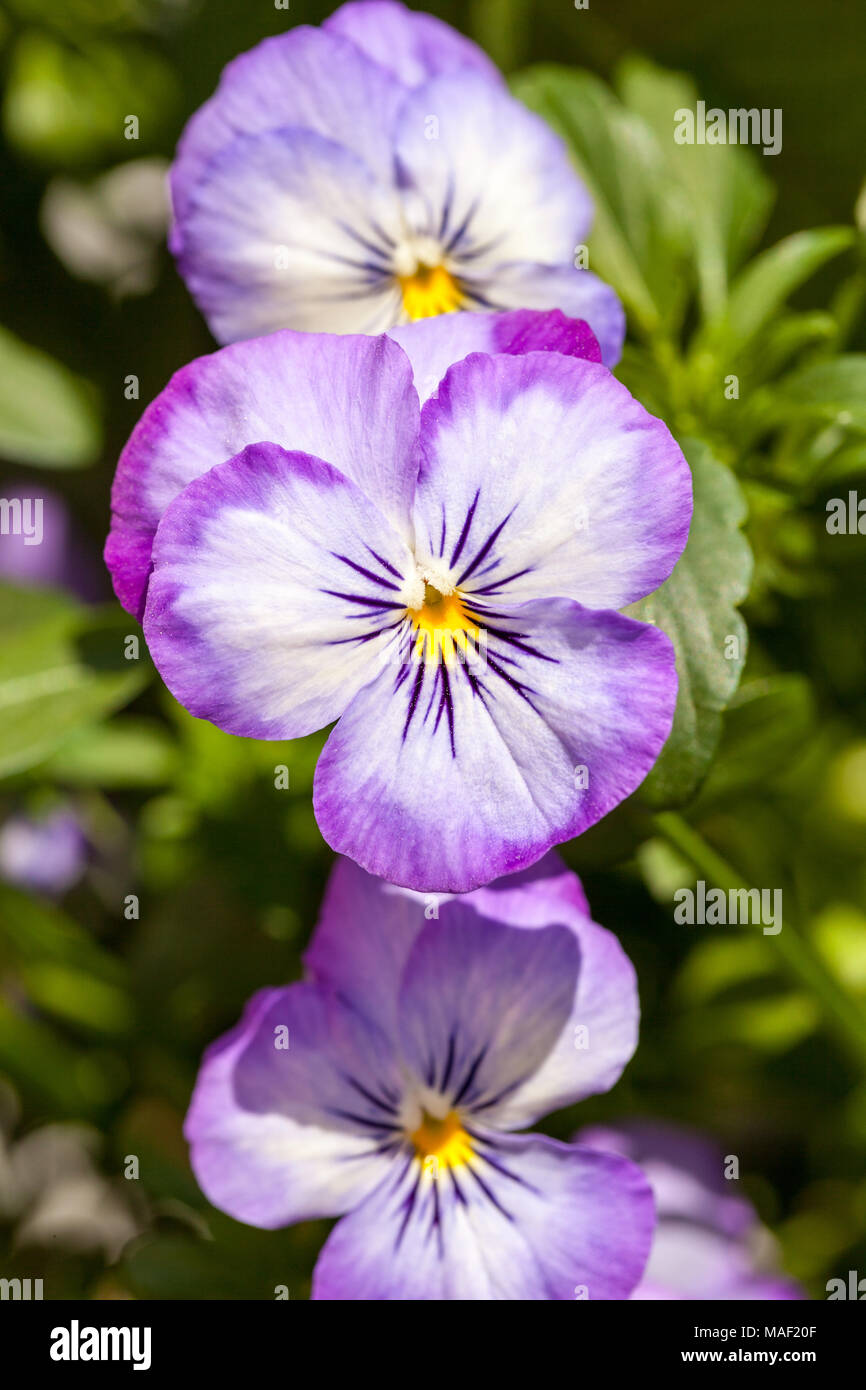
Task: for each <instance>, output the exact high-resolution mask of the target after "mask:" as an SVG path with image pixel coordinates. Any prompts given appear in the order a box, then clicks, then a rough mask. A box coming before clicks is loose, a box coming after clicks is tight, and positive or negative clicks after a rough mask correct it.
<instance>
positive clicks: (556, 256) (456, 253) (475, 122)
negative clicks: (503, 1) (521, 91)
mask: <svg viewBox="0 0 866 1390" xmlns="http://www.w3.org/2000/svg"><path fill="white" fill-rule="evenodd" d="M431 120H435V121H436V126H435V127H431ZM431 130H432V136H431ZM395 131H396V159H397V170H398V183H399V185H400V188H401V190H402V193H403V199H404V206H405V208H406V215H407V218H408V219H409V221H410V225H411V227H412V229H413V230H414V231H415V232H416V233H417V234H419V235H424V236H428V237H433V238H435V239H436V241H437V243H438V244H439V245H440V246H441V247H442V248H443V260H444V262H445V264H446V265H447V266H448V267H449V269H453V270H454V272H455V273H456V274H457V275H458V277H459V276H460V275H461V274H462V273H463V272H466V273H470V272H471V274H473V275H477V276H484V275H486V274H488V273H492V271H493V269H494V267H496V266H497V265H500V264H503V263H507V262H510V261H527V260H529V261H541V262H550V263H552V264H554V265H555V264H558V263H562V264H567V265H570V264H571V263H572V258H573V255H574V247H575V245H576V244H577V243H579V242H582V241H583V240H584V238H585V237H586V236H587V234H588V232H589V228H590V224H591V222H592V201H591V199H590V197H589V194H588V193H587V191H586V188H585V187H584V185H583V184H582V183H581V182H580V180H579V178H578V177H577V175H576V173H575V172H574V168H573V166H572V164H571V162H570V160H569V157H568V153H567V151H566V148H565V145H564V143H563V142H562V141H561V140H560V138H559V137H558V136H557V135H555V134H554V133H553V131H552V130H551V129H550V127H549V126H548V125H546V124H545V123H544V121H542V120H541V119H540V117H538V116H536V115H535V114H534V113H533V112H531V111H528V110H527V109H526V108H525V107H524V106H521V104H520V103H519V102H518V101H515V100H514V98H513V97H512V96H510V95H509V93H508V92H507V91H506V90H504V89H499V88H497V87H495V86H493V85H492V84H491V83H490V82H488V81H486V80H485V79H484V78H483V77H478V76H476V75H475V74H473V73H465V72H462V73H459V74H457V75H446V76H443V77H436V78H433V79H432V80H431V81H429V82H426V83H425V84H424V85H423V86H422V87H419V88H417V89H416V90H415V91H413V92H411V93H410V94H409V95H408V96H407V97H406V100H405V103H404V105H403V108H402V110H401V111H400V113H399V115H398V117H397V122H396V126H395ZM471 307H475V306H474V305H473V306H471ZM481 307H483V308H490V307H498V306H491V305H485V304H482V305H481ZM501 307H515V306H513V305H510V306H501ZM520 307H523V306H520ZM529 307H531V308H535V307H538V306H537V305H530V306H529ZM544 307H545V308H557V307H559V306H558V305H556V304H555V303H550V304H547V305H545V306H544Z"/></svg>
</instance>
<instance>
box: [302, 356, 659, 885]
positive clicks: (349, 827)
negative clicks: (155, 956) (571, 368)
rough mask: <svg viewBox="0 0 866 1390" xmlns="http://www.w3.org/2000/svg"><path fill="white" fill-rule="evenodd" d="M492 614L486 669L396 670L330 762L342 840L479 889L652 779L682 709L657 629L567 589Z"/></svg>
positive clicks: (359, 702)
mask: <svg viewBox="0 0 866 1390" xmlns="http://www.w3.org/2000/svg"><path fill="white" fill-rule="evenodd" d="M500 360H501V359H500ZM485 617H486V619H487V620H488V621H489V623H490V626H489V628H488V629H487V632H488V642H487V650H486V655H485V654H482V653H479V660H481V661H482V667H481V669H478V667H477V665H476V663H475V662H474V661H473V662H471V663H470V662H465V661H457V662H452V663H451V664H450V665H449V664H446V663H444V662H441V661H440V662H439V663H438V664H431V663H423V664H409V665H406V664H404V665H402V666H400V667H399V668H398V669H397V670H396V672H395V671H394V670H393V669H391V670H383V671H382V672H381V674H379V675H378V676H377V678H376V680H375V681H373V682H372V683H371V684H369V685H367V686H365V688H364V689H363V690H361V691H360V692H359V694H358V695H357V696H356V697H355V699H354V700H353V701H352V702H351V704H350V705H349V707H348V708H347V710H346V712H345V713H344V715H343V717H342V719H341V720H340V722H339V724H338V725H337V727H336V729H334V731H333V732H332V733H331V735H330V737H329V739H328V742H327V744H326V745H325V748H324V750H323V753H322V756H321V757H320V759H319V764H318V767H317V769H316V777H315V782H314V790H313V804H314V809H315V813H316V819H317V821H318V823H319V828H320V830H321V831H322V834H323V835H324V837H325V839H326V840H327V841H328V843H329V844H330V845H331V847H332V848H333V849H335V850H336V851H337V852H338V853H340V854H347V855H349V857H350V858H352V859H355V860H356V861H357V862H358V863H359V864H361V866H362V867H363V868H365V869H367V870H369V872H370V873H375V874H378V875H379V876H380V877H381V878H386V879H388V880H389V881H390V882H392V883H399V884H401V885H403V886H405V887H409V888H415V889H417V890H420V891H423V892H434V893H435V892H466V891H468V890H469V889H471V888H477V887H479V886H480V885H481V884H484V883H490V882H491V881H492V880H493V879H496V878H499V877H500V876H501V875H503V874H508V873H513V872H515V871H516V870H518V869H522V868H526V867H527V866H528V865H530V864H533V863H535V861H536V860H538V859H540V858H541V856H542V855H543V854H544V853H545V852H546V851H547V850H548V849H550V848H551V847H552V846H553V845H555V844H560V843H562V842H563V841H564V840H568V839H571V838H572V837H573V836H575V835H579V834H581V832H582V831H584V830H586V829H587V828H588V827H589V826H590V825H593V824H595V822H596V821H597V820H599V819H600V818H601V817H602V816H604V815H606V814H607V812H608V811H610V810H612V809H613V807H614V806H615V805H617V804H618V802H620V801H622V800H623V799H624V798H625V797H626V796H628V795H630V793H631V792H633V791H634V790H635V788H636V787H637V786H639V785H640V783H641V782H642V780H643V778H644V777H645V776H646V774H647V772H648V771H649V769H650V768H651V767H652V765H653V763H654V762H655V759H656V758H657V757H658V754H659V752H660V750H661V747H662V745H663V743H664V741H665V739H666V738H667V736H668V734H669V732H670V727H671V721H672V719H673V710H674V705H675V703H676V690H677V677H676V669H675V664H674V656H673V648H672V646H671V644H670V642H669V641H668V639H667V637H666V636H665V635H664V633H662V632H660V631H659V630H658V629H656V628H654V627H651V626H649V625H645V624H641V623H635V622H633V621H632V620H631V619H629V618H624V617H622V616H621V615H619V614H617V613H598V612H591V611H589V610H586V609H582V608H580V606H579V605H578V604H575V603H571V602H569V601H568V600H566V599H557V600H549V601H546V602H545V601H536V602H534V603H527V604H522V605H520V606H519V607H518V608H516V609H515V610H514V613H513V615H512V616H498V615H496V614H493V613H492V611H488V613H487V614H486V615H485ZM482 620H484V619H482ZM494 624H495V626H494Z"/></svg>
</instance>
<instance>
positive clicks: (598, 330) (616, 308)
mask: <svg viewBox="0 0 866 1390" xmlns="http://www.w3.org/2000/svg"><path fill="white" fill-rule="evenodd" d="M462 284H463V286H464V288H465V290H466V291H467V294H468V297H469V302H470V304H471V303H472V301H473V298H475V299H477V301H478V302H479V303H481V304H487V305H488V306H491V307H492V308H494V309H517V308H524V309H551V308H557V309H561V310H562V312H563V313H564V314H567V315H568V316H569V318H573V319H585V320H586V321H587V323H588V324H589V326H590V328H591V329H592V331H593V333H594V334H595V336H596V338H597V339H598V341H599V343H600V345H601V360H602V361H603V362H604V364H605V366H606V367H615V366H616V364H617V362H618V361H619V359H620V357H621V356H622V345H623V342H624V341H625V327H626V324H625V310H624V309H623V307H622V305H621V303H620V302H619V299H618V298H617V296H616V293H615V292H614V291H613V290H612V289H611V287H610V285H606V284H605V283H604V281H603V280H599V278H598V276H597V275H593V273H592V271H589V270H577V269H576V268H575V267H574V266H573V265H538V264H536V263H535V262H526V261H524V262H517V263H514V264H511V265H503V266H497V267H496V268H495V271H492V272H491V273H489V274H485V273H483V272H482V273H481V274H478V275H476V274H474V273H473V272H472V271H471V270H470V271H468V272H467V273H466V274H465V275H464V276H463V279H462ZM573 355H574V356H576V357H577V356H584V355H587V356H588V354H582V353H575V354H573Z"/></svg>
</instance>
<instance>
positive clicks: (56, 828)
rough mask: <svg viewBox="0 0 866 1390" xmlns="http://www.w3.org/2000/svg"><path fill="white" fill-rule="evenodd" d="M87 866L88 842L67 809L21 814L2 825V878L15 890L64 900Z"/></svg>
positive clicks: (75, 819)
mask: <svg viewBox="0 0 866 1390" xmlns="http://www.w3.org/2000/svg"><path fill="white" fill-rule="evenodd" d="M86 867H87V840H86V838H85V835H84V831H83V830H82V827H81V823H80V821H79V819H78V817H77V816H76V815H75V814H74V813H73V812H72V811H71V810H68V809H66V808H64V807H62V806H61V807H57V808H55V809H54V810H52V811H50V812H48V814H46V815H42V816H33V815H25V814H24V813H19V814H16V815H13V816H9V818H8V819H7V820H5V821H4V822H3V824H2V825H0V878H2V879H5V880H6V882H7V883H11V884H14V886H15V887H16V888H23V889H25V890H26V891H27V892H30V893H40V894H45V896H46V897H58V898H59V897H62V896H63V894H64V893H66V892H67V891H68V890H69V889H70V888H72V887H73V886H74V884H76V883H77V882H78V880H79V879H80V878H81V876H82V874H83V873H84V870H85V868H86Z"/></svg>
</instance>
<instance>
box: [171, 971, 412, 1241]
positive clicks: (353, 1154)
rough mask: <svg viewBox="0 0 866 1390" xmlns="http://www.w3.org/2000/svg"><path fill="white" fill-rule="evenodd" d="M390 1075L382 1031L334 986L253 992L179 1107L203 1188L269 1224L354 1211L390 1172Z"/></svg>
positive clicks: (254, 1221) (393, 1129) (220, 1202)
mask: <svg viewBox="0 0 866 1390" xmlns="http://www.w3.org/2000/svg"><path fill="white" fill-rule="evenodd" d="M397 1084H398V1078H397V1077H396V1076H394V1075H393V1072H392V1064H391V1059H390V1053H389V1051H388V1049H387V1047H386V1045H385V1043H384V1040H383V1038H382V1036H381V1034H380V1033H379V1032H378V1030H376V1029H375V1027H374V1026H373V1025H372V1024H371V1023H370V1022H369V1021H367V1020H365V1019H362V1018H361V1017H360V1016H359V1015H356V1014H355V1013H353V1011H352V1010H350V1009H349V1008H348V1007H347V1006H346V1005H345V1003H344V1002H343V1001H341V1000H340V999H339V998H338V996H337V995H336V994H335V993H333V992H332V991H328V990H325V989H322V988H321V987H319V986H314V985H305V984H301V985H293V986H291V987H290V988H289V989H268V990H263V991H261V993H259V994H257V995H256V996H255V997H254V998H253V999H252V1000H251V1001H250V1003H249V1004H248V1005H247V1008H246V1010H245V1012H244V1016H243V1018H242V1020H241V1022H240V1023H239V1024H238V1025H237V1026H236V1027H235V1028H234V1029H233V1030H232V1031H231V1032H230V1033H227V1034H226V1035H225V1036H224V1037H222V1038H220V1039H219V1040H218V1041H217V1042H216V1043H214V1044H213V1045H212V1046H211V1047H210V1048H209V1049H208V1051H207V1053H206V1054H205V1057H204V1060H203V1062H202V1066H201V1070H200V1072H199V1076H198V1080H197V1082H196V1087H195V1091H194V1093H193V1096H192V1100H191V1103H190V1108H189V1111H188V1114H187V1117H186V1123H185V1126H184V1132H185V1134H186V1138H187V1140H188V1142H189V1145H190V1152H191V1161H192V1166H193V1170H194V1172H195V1175H196V1178H197V1180H198V1182H199V1185H200V1186H201V1188H202V1190H203V1192H204V1193H205V1196H206V1197H207V1198H208V1199H209V1200H210V1201H211V1202H213V1204H214V1206H217V1207H219V1208H220V1209H221V1210H223V1211H227V1212H228V1213H229V1214H230V1215H231V1216H233V1217H235V1219H236V1220H238V1221H246V1222H248V1223H249V1224H250V1225H254V1226H263V1227H266V1228H268V1229H274V1228H276V1227H279V1226H286V1225H289V1224H290V1223H292V1222H295V1221H304V1220H309V1219H311V1218H314V1217H321V1216H336V1215H339V1214H340V1213H341V1212H344V1211H348V1210H350V1209H352V1208H353V1207H354V1206H356V1205H357V1203H358V1202H360V1201H362V1200H363V1198H364V1197H365V1196H366V1195H367V1194H368V1193H370V1192H371V1191H372V1190H373V1189H375V1188H376V1187H377V1186H378V1185H379V1184H380V1183H381V1182H382V1181H383V1180H384V1179H385V1178H386V1177H387V1176H388V1174H389V1172H390V1171H391V1165H392V1163H393V1161H394V1160H393V1151H394V1147H395V1143H396V1141H395V1135H396V1133H397V1125H396V1119H395V1116H396V1113H397V1108H396V1107H397V1100H398V1094H397V1090H396V1087H397ZM392 1087H393V1088H394V1089H392Z"/></svg>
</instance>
